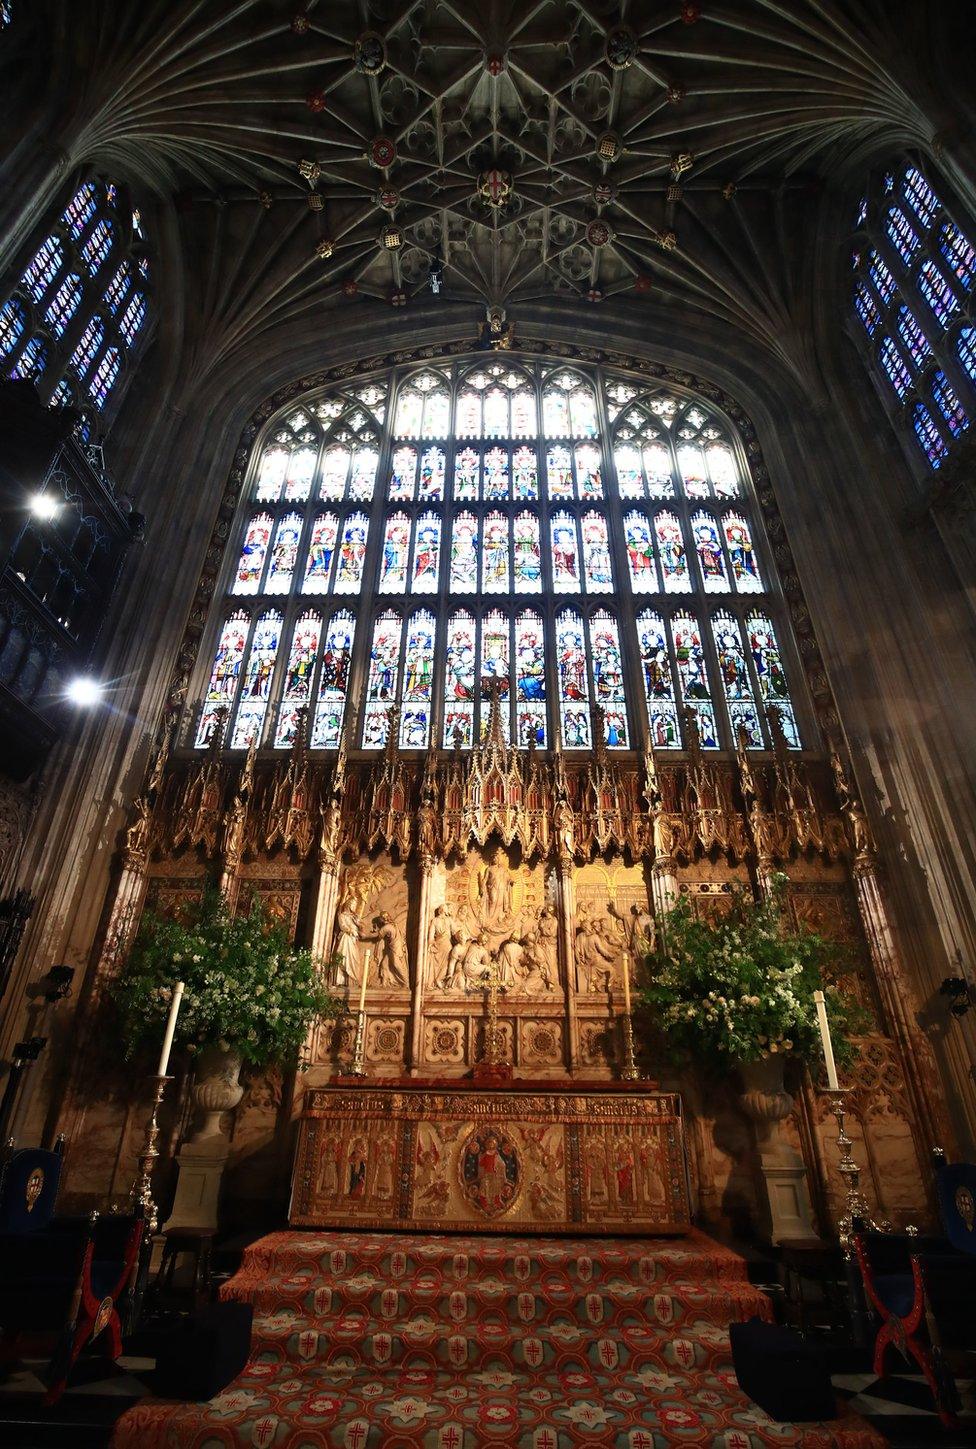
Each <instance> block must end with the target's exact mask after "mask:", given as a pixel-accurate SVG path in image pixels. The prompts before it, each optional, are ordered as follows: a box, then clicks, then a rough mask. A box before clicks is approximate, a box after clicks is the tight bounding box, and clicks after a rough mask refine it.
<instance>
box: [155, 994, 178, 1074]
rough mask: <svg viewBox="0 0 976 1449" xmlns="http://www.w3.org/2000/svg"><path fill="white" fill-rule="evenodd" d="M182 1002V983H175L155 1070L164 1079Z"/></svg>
mask: <svg viewBox="0 0 976 1449" xmlns="http://www.w3.org/2000/svg"><path fill="white" fill-rule="evenodd" d="M182 1000H183V982H182V981H177V983H176V985H175V986H174V987H173V996H172V1000H171V1001H170V1004H169V1016H168V1017H167V1018H166V1035H165V1036H164V1037H163V1049H162V1051H161V1052H160V1053H159V1066H158V1067H157V1068H156V1076H157V1077H165V1075H166V1068H167V1067H168V1066H169V1054H170V1052H171V1051H172V1050H173V1034H174V1033H175V1031H176V1018H177V1017H178V1016H179V1014H180V1002H181V1001H182Z"/></svg>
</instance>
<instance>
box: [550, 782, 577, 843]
mask: <svg viewBox="0 0 976 1449" xmlns="http://www.w3.org/2000/svg"><path fill="white" fill-rule="evenodd" d="M555 824H556V835H557V837H558V840H559V851H560V854H561V855H563V856H571V855H572V854H573V851H574V850H575V848H576V820H575V817H574V815H573V807H572V806H571V805H570V803H569V801H568V800H567V799H566V797H565V796H562V797H561V798H560V800H559V802H558V804H557V805H556V810H555Z"/></svg>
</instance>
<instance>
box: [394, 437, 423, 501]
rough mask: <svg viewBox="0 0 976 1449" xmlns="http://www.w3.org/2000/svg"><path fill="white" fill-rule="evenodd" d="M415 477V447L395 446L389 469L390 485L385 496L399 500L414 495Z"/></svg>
mask: <svg viewBox="0 0 976 1449" xmlns="http://www.w3.org/2000/svg"><path fill="white" fill-rule="evenodd" d="M416 479H417V449H416V448H411V447H409V446H405V447H400V448H397V449H396V451H395V452H394V454H393V463H392V465H391V470H390V487H389V491H388V494H387V496H388V497H389V498H391V499H394V500H396V501H399V500H400V499H410V498H412V497H413V495H414V489H415V487H416Z"/></svg>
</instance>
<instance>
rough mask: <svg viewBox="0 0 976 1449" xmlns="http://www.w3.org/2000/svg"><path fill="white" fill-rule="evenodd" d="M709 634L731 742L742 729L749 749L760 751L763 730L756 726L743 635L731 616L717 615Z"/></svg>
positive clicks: (754, 703)
mask: <svg viewBox="0 0 976 1449" xmlns="http://www.w3.org/2000/svg"><path fill="white" fill-rule="evenodd" d="M712 632H713V633H714V635H715V648H716V650H717V652H718V672H719V678H720V679H721V681H722V689H723V691H724V693H725V700H726V703H727V704H728V707H729V723H730V725H731V726H732V738H733V739H737V738H738V733H739V730H740V729H744V730H745V732H746V737H747V740H748V748H749V749H751V750H761V749H762V747H763V737H762V726H761V725H760V723H759V711H758V710H757V709H756V701H755V696H754V694H753V689H752V680H751V679H750V678H749V666H748V664H747V663H746V656H745V650H744V649H743V647H742V631H741V630H740V628H739V621H738V620H737V619H733V617H732V615H731V614H728V613H725V612H724V611H720V612H719V613H717V614H715V615H714V616H713V618H712Z"/></svg>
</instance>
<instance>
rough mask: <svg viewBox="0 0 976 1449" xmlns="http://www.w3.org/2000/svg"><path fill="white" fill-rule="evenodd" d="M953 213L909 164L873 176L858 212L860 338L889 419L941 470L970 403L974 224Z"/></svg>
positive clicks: (975, 381)
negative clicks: (964, 223) (878, 379)
mask: <svg viewBox="0 0 976 1449" xmlns="http://www.w3.org/2000/svg"><path fill="white" fill-rule="evenodd" d="M960 220H961V218H959V217H956V216H953V217H950V216H949V215H948V214H947V198H946V197H944V196H943V195H942V194H941V188H940V186H939V185H938V184H937V183H935V182H934V181H933V178H932V177H930V176H926V175H924V174H923V172H922V170H921V169H920V168H919V167H918V166H915V165H911V164H909V165H906V166H904V167H903V168H902V169H901V171H900V173H896V172H894V171H889V172H886V173H884V174H883V175H882V176H879V177H878V178H877V181H876V184H875V185H874V186H873V187H872V188H870V189H869V192H868V194H867V196H866V197H864V198H862V200H861V201H860V202H859V203H858V208H857V214H856V226H855V230H856V231H858V232H859V233H860V236H859V238H858V241H857V243H856V246H855V251H854V258H855V272H856V274H857V275H856V276H855V280H854V285H853V294H852V300H853V304H854V312H855V314H856V316H857V318H858V319H859V321H860V323H861V328H862V329H863V330H862V331H861V332H860V336H861V338H862V341H863V342H864V344H865V345H866V346H868V347H869V349H870V351H871V354H872V356H873V359H874V361H875V363H876V364H877V366H878V369H879V371H880V376H881V377H882V378H883V386H882V395H883V396H884V398H885V401H886V403H887V404H888V406H889V408H890V410H891V412H892V418H893V421H894V422H895V425H896V426H897V427H898V428H899V429H903V430H905V432H906V433H907V435H908V436H909V437H910V438H911V439H912V440H913V441H912V444H911V445H910V446H912V447H917V448H918V449H919V450H920V451H921V456H922V457H923V458H924V459H925V461H926V462H927V464H928V466H929V467H930V468H939V467H941V465H942V463H943V462H944V461H945V459H946V458H947V457H948V456H949V453H950V450H951V448H952V446H953V444H954V442H955V440H956V439H957V438H959V437H960V436H961V435H962V434H963V433H964V432H965V430H966V428H967V427H968V426H969V420H970V418H971V417H972V415H973V411H974V409H976V370H974V366H973V355H972V349H971V347H970V346H969V341H968V339H969V334H970V327H971V324H970V323H969V322H967V313H968V312H969V310H970V309H971V298H970V294H971V292H972V289H973V287H974V284H976V248H974V246H973V244H972V242H971V240H970V236H971V235H973V228H972V227H969V228H968V230H967V229H964V227H963V226H961V225H960ZM865 234H866V235H867V238H868V239H869V241H870V243H871V245H870V246H868V247H864V245H863V242H864V236H865ZM917 456H919V455H918V453H916V457H917Z"/></svg>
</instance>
